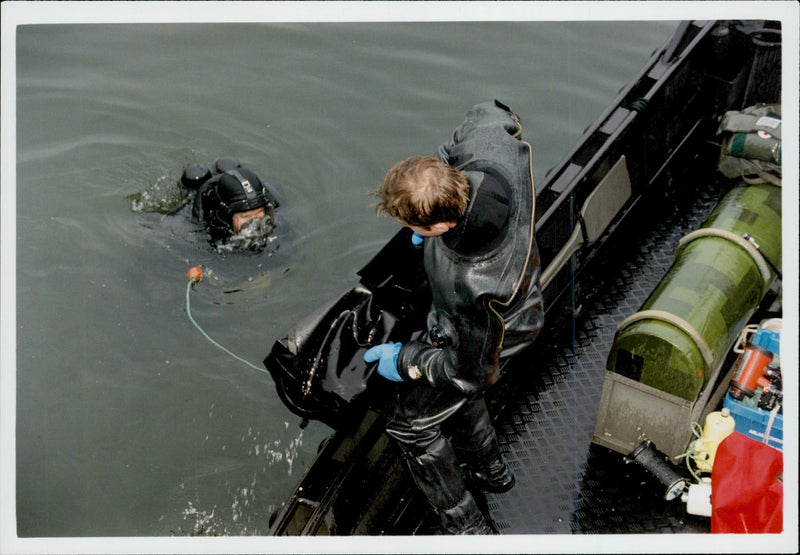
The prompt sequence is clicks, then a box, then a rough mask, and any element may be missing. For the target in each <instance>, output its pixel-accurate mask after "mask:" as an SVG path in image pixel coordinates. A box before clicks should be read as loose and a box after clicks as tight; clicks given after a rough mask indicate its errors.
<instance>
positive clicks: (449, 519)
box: [439, 491, 495, 535]
mask: <svg viewBox="0 0 800 555" xmlns="http://www.w3.org/2000/svg"><path fill="white" fill-rule="evenodd" d="M439 516H440V517H441V519H442V528H443V529H444V531H445V532H446V533H448V534H458V535H480V534H483V535H490V534H494V533H495V532H494V530H492V528H491V527H490V526H489V523H488V522H487V521H486V518H485V517H484V516H483V513H482V512H481V510H480V508H478V505H477V503H475V498H473V497H472V494H471V493H470V492H469V491H465V492H464V497H463V498H462V499H461V501H460V502H459V503H458V504H457V505H456V506H455V507H451V508H449V509H447V510H444V511H440V512H439Z"/></svg>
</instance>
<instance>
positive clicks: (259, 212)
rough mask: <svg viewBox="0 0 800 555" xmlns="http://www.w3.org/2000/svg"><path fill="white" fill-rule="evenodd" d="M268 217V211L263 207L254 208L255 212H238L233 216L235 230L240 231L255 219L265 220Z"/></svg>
mask: <svg viewBox="0 0 800 555" xmlns="http://www.w3.org/2000/svg"><path fill="white" fill-rule="evenodd" d="M266 215H267V211H266V210H265V209H264V207H263V206H261V207H259V208H254V209H253V210H246V211H244V212H237V213H236V214H234V215H233V221H232V224H233V230H234V231H239V230H240V229H242V227H244V225H245V224H246V223H247V222H249V221H250V220H252V219H254V218H263V217H264V216H266Z"/></svg>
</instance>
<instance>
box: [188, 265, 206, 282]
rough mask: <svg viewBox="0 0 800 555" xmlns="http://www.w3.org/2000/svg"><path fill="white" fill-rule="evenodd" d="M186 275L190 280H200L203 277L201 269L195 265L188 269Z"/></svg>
mask: <svg viewBox="0 0 800 555" xmlns="http://www.w3.org/2000/svg"><path fill="white" fill-rule="evenodd" d="M186 277H187V278H189V280H190V281H200V280H201V279H203V270H201V269H200V268H198V267H197V266H193V267H192V268H189V271H188V272H187V273H186Z"/></svg>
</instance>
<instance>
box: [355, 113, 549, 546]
mask: <svg viewBox="0 0 800 555" xmlns="http://www.w3.org/2000/svg"><path fill="white" fill-rule="evenodd" d="M375 195H376V196H377V197H378V198H379V203H378V210H379V212H380V213H385V214H388V215H390V216H392V217H394V218H395V219H396V220H397V221H398V222H399V223H400V224H401V225H403V226H407V227H410V228H411V229H412V231H413V232H414V234H413V238H412V241H413V242H414V243H415V244H417V245H420V248H423V249H424V251H423V253H424V254H423V260H424V266H425V271H426V274H427V276H428V280H429V281H430V284H431V290H432V299H433V302H432V306H431V307H430V311H429V313H428V316H427V329H426V331H425V333H424V334H423V335H422V336H421V337H420V338H418V339H415V340H412V341H409V342H408V343H406V344H400V343H384V344H380V345H376V346H374V347H372V348H370V349H369V350H368V351H367V352H366V353H365V355H364V360H365V361H366V362H375V361H377V362H378V366H377V372H378V373H379V374H380V375H381V376H383V377H384V378H386V379H388V380H391V381H393V382H397V388H396V391H395V395H394V396H393V397H392V399H391V400H390V401H389V402H388V403H387V406H385V407H384V411H383V412H384V415H385V416H386V418H387V429H386V431H387V433H388V434H389V435H390V436H391V437H392V438H394V439H395V440H396V441H397V442H398V443H399V445H400V448H401V450H402V452H403V455H404V459H405V461H406V464H407V466H408V469H409V471H410V473H411V475H412V476H413V478H414V480H415V483H416V485H417V487H418V488H419V489H420V491H421V492H422V493H423V494H424V495H425V497H426V498H427V500H428V502H429V503H430V504H431V505H432V506H433V507H434V509H435V510H436V511H437V513H438V514H439V516H440V518H441V525H442V528H443V530H444V531H445V532H447V533H452V534H490V533H492V529H491V528H490V526H489V525H488V523H487V521H486V518H485V517H484V515H483V514H482V513H481V511H480V510H479V508H478V506H477V504H476V503H475V500H474V498H473V496H472V494H471V493H470V491H469V490H468V489H467V485H468V484H472V485H473V486H475V487H478V488H481V489H483V490H485V491H492V492H503V491H507V490H508V489H510V488H511V487H513V485H514V476H513V474H512V473H511V471H510V470H509V468H508V467H507V465H506V464H505V462H504V460H503V458H502V455H501V453H500V448H499V445H498V441H497V437H496V434H495V431H494V428H493V427H492V424H491V421H490V419H489V414H488V411H487V408H486V403H485V401H484V398H483V393H484V392H485V391H486V389H487V388H488V387H489V386H490V385H491V384H493V383H494V382H495V381H497V379H498V378H499V373H500V365H501V361H502V360H503V359H505V358H507V357H509V356H511V355H513V354H516V353H518V352H519V351H521V350H522V349H524V348H525V347H527V346H528V345H530V344H531V343H532V342H533V340H534V339H535V337H536V336H537V335H538V333H539V330H540V329H541V327H542V325H543V320H544V309H543V301H542V295H541V290H540V287H539V283H538V282H539V273H540V267H539V266H540V263H539V254H538V249H537V246H536V241H535V237H534V221H533V219H534V218H533V214H534V203H535V191H534V186H533V171H532V164H531V147H530V145H529V144H528V143H526V142H524V141H522V140H521V125H520V121H519V118H518V117H517V115H516V114H514V113H513V112H512V111H511V110H510V109H509V108H508V107H507V106H505V105H503V104H502V103H500V102H498V101H494V102H484V103H481V104H478V105H476V106H474V107H473V108H472V109H471V110H470V111H469V113H468V114H467V116H466V119H465V121H464V122H463V123H462V124H461V125H460V126H459V127H458V128H456V130H455V132H454V133H453V136H452V138H451V140H450V141H449V142H447V143H445V144H444V145H442V146H440V147H439V150H438V153H437V156H436V157H432V156H415V157H411V158H409V159H407V160H405V161H402V162H399V163H397V164H395V165H394V166H393V167H392V168H391V169H390V170H389V172H388V173H387V175H386V178H385V180H384V182H383V184H382V185H381V186H380V187H379V188H378V189H377V190H376V191H375ZM459 463H462V464H464V465H466V467H467V469H468V475H467V476H463V475H462V473H461V471H460V469H459Z"/></svg>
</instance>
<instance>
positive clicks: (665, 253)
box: [481, 192, 717, 534]
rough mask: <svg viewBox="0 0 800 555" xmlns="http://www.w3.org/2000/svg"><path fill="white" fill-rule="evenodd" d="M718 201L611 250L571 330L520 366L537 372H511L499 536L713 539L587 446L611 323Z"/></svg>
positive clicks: (500, 422)
mask: <svg viewBox="0 0 800 555" xmlns="http://www.w3.org/2000/svg"><path fill="white" fill-rule="evenodd" d="M716 201H717V197H716V196H715V195H713V194H711V193H699V192H698V193H697V198H695V199H692V200H691V201H690V202H689V209H688V210H687V211H681V213H679V214H674V215H667V216H665V217H663V218H661V219H660V221H649V222H647V223H645V224H644V225H642V224H641V223H640V224H639V225H638V226H637V227H635V228H632V229H635V233H629V234H628V235H629V237H630V241H631V245H630V248H618V249H616V251H617V252H622V253H624V256H623V257H620V258H618V259H616V260H610V259H606V260H602V261H598V262H597V263H596V264H594V266H595V268H593V269H591V270H590V271H591V279H589V280H582V281H583V282H584V283H590V284H592V289H591V290H588V289H587V288H586V286H585V285H584V290H585V291H584V292H585V297H584V299H585V300H584V301H583V306H582V307H579V311H578V315H577V317H576V318H575V319H574V320H573V325H572V326H571V328H572V329H571V330H569V329H568V330H567V332H566V333H564V332H562V336H560V337H557V336H556V334H555V333H548V332H544V333H543V334H542V335H541V336H540V337H539V338H538V339H537V346H536V347H535V350H536V351H535V352H534V353H533V356H527V355H526V356H525V357H524V358H525V359H526V364H528V365H530V361H531V360H534V361H537V365H538V366H537V367H535V368H531V367H528V368H524V367H518V368H516V369H514V379H513V380H511V381H510V382H509V383H508V384H505V385H504V386H503V389H505V390H506V392H505V394H504V395H503V406H502V408H500V409H499V411H498V412H497V413H496V414H495V427H496V428H497V431H498V435H499V438H500V443H501V448H502V450H503V452H504V454H505V456H506V460H507V461H508V463H509V465H510V466H511V467H512V469H513V470H514V472H515V475H516V477H517V484H516V486H515V487H514V488H513V489H512V490H510V491H509V492H506V493H503V494H486V499H485V502H486V503H487V507H488V511H489V514H490V515H491V518H492V520H493V522H494V525H495V527H496V528H497V530H498V532H499V533H501V534H596V533H616V534H623V533H628V534H629V533H708V532H709V531H710V519H708V518H704V517H695V516H692V515H689V514H687V513H686V506H685V504H684V503H683V502H681V501H680V500H679V499H676V500H673V501H666V500H664V499H663V492H664V488H663V486H661V484H660V483H659V482H657V481H656V480H655V479H654V478H653V477H651V476H650V475H649V474H647V473H646V472H645V471H644V470H643V469H641V468H639V467H638V466H636V465H633V464H626V463H625V462H624V458H623V456H622V455H621V454H619V453H616V452H613V451H611V450H609V449H606V448H604V447H600V446H597V445H594V444H591V437H592V431H593V429H594V423H595V417H596V414H597V409H598V405H599V402H600V393H601V391H602V385H603V377H604V374H605V361H606V357H607V354H608V352H609V350H610V348H611V344H612V341H613V337H614V331H615V329H616V326H617V323H618V322H620V321H621V320H623V319H624V318H625V317H626V316H628V315H630V314H632V313H634V312H636V311H637V310H638V309H639V307H640V306H641V304H642V303H643V302H644V301H645V299H646V298H647V296H648V295H649V294H650V292H651V291H652V290H653V289H654V288H655V287H656V285H657V284H658V282H659V281H660V280H661V278H662V277H663V275H664V274H665V273H666V271H667V270H668V269H669V267H670V265H671V264H672V261H673V253H674V252H675V248H676V246H677V244H678V241H679V240H680V238H681V237H682V236H683V235H685V234H686V233H688V232H690V231H692V230H694V229H696V228H697V227H699V226H700V224H702V222H703V221H704V219H705V218H706V216H707V215H708V214H709V213H710V212H711V210H712V209H713V207H714V205H715V203H716ZM623 231H624V230H623ZM566 327H567V328H569V327H570V326H566ZM481 501H484V500H481Z"/></svg>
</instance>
